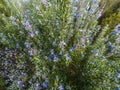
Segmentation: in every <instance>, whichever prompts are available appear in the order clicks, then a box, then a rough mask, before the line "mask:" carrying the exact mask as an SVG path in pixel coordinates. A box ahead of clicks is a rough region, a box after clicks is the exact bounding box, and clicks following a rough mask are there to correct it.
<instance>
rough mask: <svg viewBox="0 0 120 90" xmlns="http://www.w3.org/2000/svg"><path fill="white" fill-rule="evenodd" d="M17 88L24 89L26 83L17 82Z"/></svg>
mask: <svg viewBox="0 0 120 90" xmlns="http://www.w3.org/2000/svg"><path fill="white" fill-rule="evenodd" d="M17 87H18V88H21V89H22V88H24V87H25V84H24V82H23V81H17Z"/></svg>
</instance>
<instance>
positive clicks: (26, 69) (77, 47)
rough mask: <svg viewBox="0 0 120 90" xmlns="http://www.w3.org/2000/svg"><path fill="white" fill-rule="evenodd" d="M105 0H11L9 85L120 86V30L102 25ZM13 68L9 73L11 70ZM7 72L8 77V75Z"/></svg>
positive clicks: (5, 64) (74, 89)
mask: <svg viewBox="0 0 120 90" xmlns="http://www.w3.org/2000/svg"><path fill="white" fill-rule="evenodd" d="M100 2H101V1H100V0H96V1H94V0H84V1H82V0H75V1H74V0H71V1H70V0H28V1H22V0H21V1H19V2H14V1H13V0H11V1H10V0H7V1H6V3H7V4H8V6H9V8H10V10H11V16H10V18H9V19H6V23H5V27H4V30H2V29H1V30H0V39H1V41H0V43H1V44H4V45H5V48H2V49H1V51H2V53H0V57H1V61H2V64H1V66H2V68H4V70H3V71H1V72H2V74H3V76H4V73H5V71H7V74H8V80H10V82H9V85H8V86H7V87H6V88H7V89H8V90H13V89H14V90H19V89H20V90H23V89H25V90H43V89H45V90H114V89H116V88H118V87H120V82H119V79H120V75H119V74H120V73H119V65H120V62H119V59H120V56H119V55H120V50H119V44H120V42H116V40H117V41H119V40H118V39H119V34H118V31H119V30H118V31H117V32H116V33H117V35H116V34H115V35H111V33H113V32H114V30H111V32H110V33H108V34H106V33H107V32H108V30H109V29H110V27H109V26H107V25H105V27H104V28H102V29H101V28H100V26H99V25H98V22H97V19H98V18H99V17H100V12H99V11H98V10H99V9H98V8H99V3H100ZM9 71H10V72H9ZM5 77H6V76H5Z"/></svg>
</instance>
